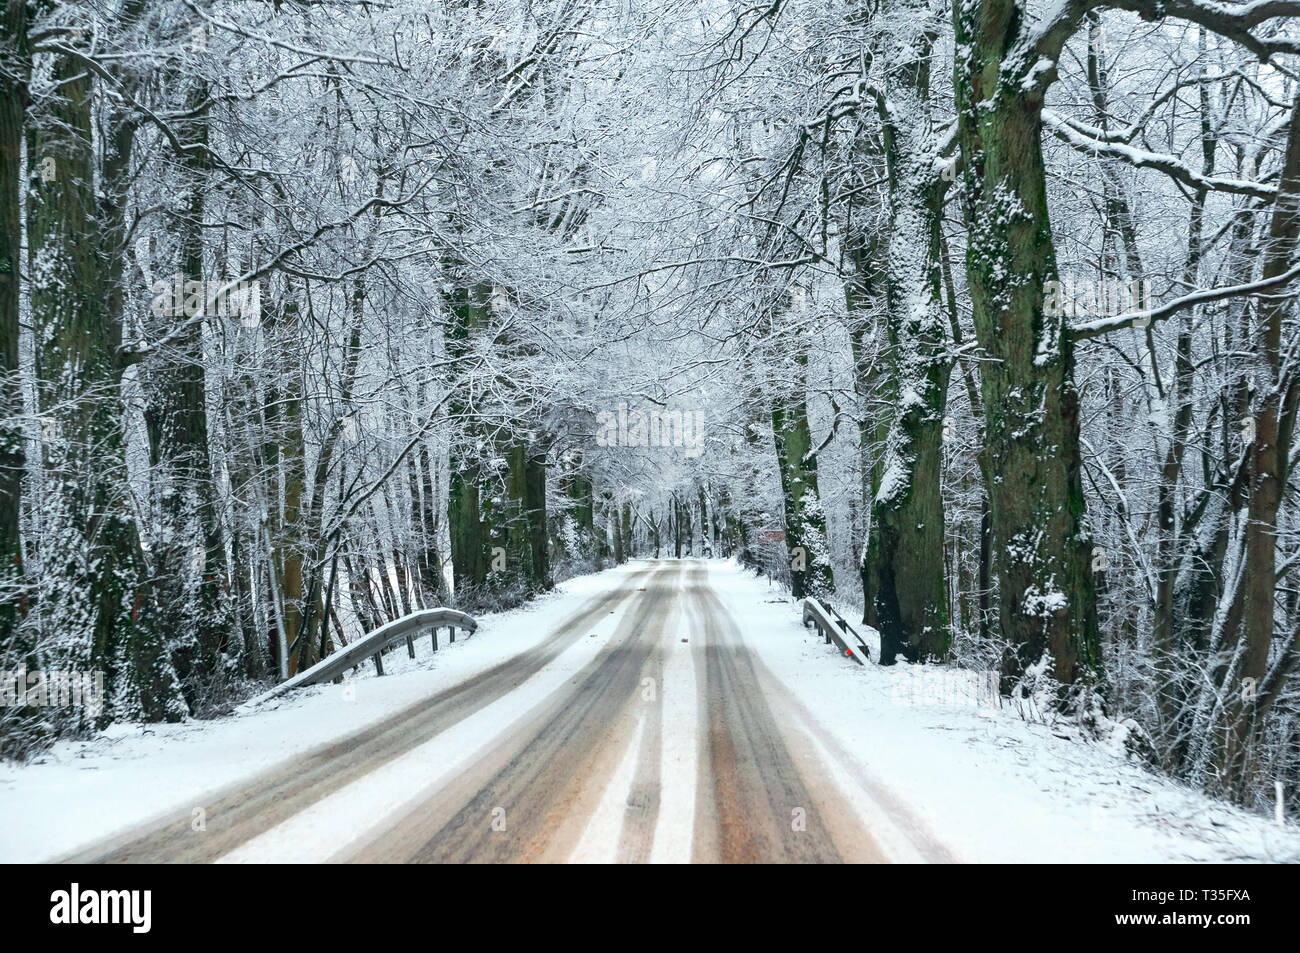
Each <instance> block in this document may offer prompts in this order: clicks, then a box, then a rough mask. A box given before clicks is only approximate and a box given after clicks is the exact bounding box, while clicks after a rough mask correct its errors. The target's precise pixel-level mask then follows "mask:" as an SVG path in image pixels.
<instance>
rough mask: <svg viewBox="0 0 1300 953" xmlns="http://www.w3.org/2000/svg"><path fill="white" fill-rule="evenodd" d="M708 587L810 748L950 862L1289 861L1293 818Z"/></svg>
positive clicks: (776, 596) (723, 580) (1297, 839)
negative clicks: (862, 778) (1257, 809)
mask: <svg viewBox="0 0 1300 953" xmlns="http://www.w3.org/2000/svg"><path fill="white" fill-rule="evenodd" d="M709 581H710V583H711V584H712V587H713V589H714V591H715V592H716V593H717V594H718V596H719V598H720V599H721V600H722V601H723V604H724V605H726V606H727V608H728V610H729V611H730V612H731V613H732V615H733V616H734V617H735V619H736V622H737V623H738V624H739V626H740V629H741V632H742V633H744V638H745V642H746V644H748V645H750V646H751V647H752V648H753V649H754V650H755V651H756V652H757V653H758V656H759V657H760V658H761V659H762V661H763V663H764V665H765V666H766V667H767V668H768V669H769V670H770V671H771V672H772V673H773V674H774V675H775V676H777V677H778V678H779V679H780V680H781V682H782V683H784V684H785V686H786V687H787V688H788V689H790V690H791V692H792V693H793V694H794V695H795V696H796V698H797V699H798V701H799V702H800V703H801V704H802V705H803V706H804V707H805V708H806V709H807V710H808V711H809V712H810V713H811V714H812V716H813V718H814V719H815V721H816V723H817V727H818V728H819V729H820V731H821V732H824V733H825V734H824V739H827V740H831V741H833V743H834V744H835V745H836V748H837V751H841V752H847V753H848V754H849V755H850V756H851V757H852V758H853V759H854V760H855V761H856V762H857V764H856V767H857V768H858V769H860V771H861V772H862V773H864V774H865V775H866V776H867V777H868V779H869V780H871V781H873V782H874V783H875V785H876V786H878V788H880V789H883V792H882V793H881V797H882V798H883V799H884V800H886V801H888V800H891V799H892V800H893V801H896V802H897V803H898V804H900V805H902V806H903V807H905V808H906V809H907V810H908V811H909V812H910V813H912V814H913V815H914V816H916V817H917V819H918V820H919V821H920V822H921V824H922V826H923V827H925V828H928V829H929V830H930V831H931V832H932V833H933V834H934V835H935V836H936V838H937V839H938V840H939V841H940V842H941V843H943V844H944V845H946V846H947V847H948V849H949V850H950V851H952V852H953V853H954V854H955V855H956V859H958V860H962V861H967V862H1061V863H1091V862H1103V861H1106V862H1117V863H1162V862H1198V861H1214V862H1234V861H1244V862H1298V861H1300V825H1297V824H1296V823H1295V821H1294V819H1292V820H1291V821H1290V822H1288V823H1287V824H1286V825H1285V827H1278V826H1277V824H1276V823H1275V822H1274V821H1273V820H1272V819H1271V818H1265V817H1260V816H1257V815H1254V814H1250V813H1247V812H1244V811H1241V810H1238V809H1236V808H1233V807H1231V806H1229V805H1226V804H1224V803H1223V802H1221V801H1215V800H1213V799H1211V798H1208V797H1206V796H1204V795H1202V794H1200V793H1199V792H1197V791H1195V790H1192V789H1190V788H1188V787H1186V786H1184V785H1180V784H1177V783H1174V782H1172V781H1170V780H1168V779H1165V778H1161V777H1159V776H1156V775H1154V774H1151V773H1150V772H1148V771H1146V770H1144V769H1143V768H1142V767H1141V766H1140V765H1137V764H1134V763H1132V762H1127V761H1125V760H1124V759H1123V758H1122V757H1121V756H1119V755H1116V754H1114V753H1112V752H1110V751H1109V750H1107V749H1105V748H1103V747H1101V746H1098V745H1089V744H1084V743H1080V742H1078V741H1074V740H1067V739H1062V738H1058V737H1057V736H1055V735H1054V734H1053V732H1052V729H1051V728H1050V727H1049V726H1047V725H1043V724H1031V723H1028V722H1026V721H1024V720H1022V719H1021V718H1020V716H1019V715H1018V714H1017V713H1016V711H1015V710H1014V709H1013V708H1009V707H1002V708H992V707H991V706H989V705H987V704H985V705H984V706H983V707H980V703H981V702H982V701H985V699H986V698H987V696H981V695H980V694H978V693H976V692H970V691H963V688H965V687H967V686H966V685H963V684H961V683H957V682H956V679H955V678H953V677H951V676H948V677H947V680H946V681H945V675H943V674H936V675H933V676H931V675H929V674H928V673H926V672H918V669H923V668H926V667H924V666H912V665H908V664H906V663H901V664H899V665H896V666H893V667H892V668H885V667H881V666H877V665H875V664H873V663H868V664H867V665H866V666H858V665H855V664H853V663H852V662H851V661H849V660H848V659H845V658H842V657H840V654H839V650H838V649H837V648H836V647H835V646H834V645H826V644H825V643H824V642H823V640H822V639H821V638H820V637H819V636H818V635H817V634H816V632H815V630H811V629H807V630H806V629H804V628H803V626H802V624H801V613H800V611H799V607H798V606H797V605H795V604H794V603H793V602H792V601H791V600H790V597H789V595H788V593H785V592H783V591H782V590H781V589H779V588H778V587H776V586H769V584H768V583H767V582H766V581H765V580H764V579H762V578H758V577H755V576H754V575H752V574H750V573H747V572H742V571H741V570H739V569H738V568H737V567H735V566H734V565H732V564H730V563H721V562H714V563H711V564H710V573H709ZM846 616H847V614H846ZM850 618H851V617H850ZM859 628H861V627H859ZM868 644H869V645H871V646H872V650H873V652H874V651H875V645H874V644H873V640H872V639H870V638H868ZM929 670H930V672H936V673H946V672H951V671H952V670H951V669H946V668H945V667H933V666H931V667H929ZM959 677H960V676H958V678H959ZM921 679H925V681H921ZM1004 701H1005V700H1004ZM837 783H840V782H839V781H837ZM844 793H845V794H846V795H850V794H851V791H850V790H849V788H848V787H847V786H845V791H844ZM882 808H887V804H885V805H882ZM882 813H886V814H887V813H888V811H887V809H886V810H882Z"/></svg>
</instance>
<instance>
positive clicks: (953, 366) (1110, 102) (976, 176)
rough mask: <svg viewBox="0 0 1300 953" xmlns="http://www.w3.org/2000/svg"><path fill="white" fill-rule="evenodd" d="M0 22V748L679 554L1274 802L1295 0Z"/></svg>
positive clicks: (1280, 698)
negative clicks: (439, 614)
mask: <svg viewBox="0 0 1300 953" xmlns="http://www.w3.org/2000/svg"><path fill="white" fill-rule="evenodd" d="M0 24H2V26H0V83H3V90H0V109H2V110H3V111H2V113H0V355H2V356H3V359H4V367H3V370H2V371H0V671H7V670H13V669H17V668H20V667H25V668H27V669H28V670H42V671H74V670H76V671H80V670H97V671H102V672H103V673H104V678H105V683H106V689H107V693H108V702H107V705H106V707H105V709H104V711H103V713H102V714H101V715H100V716H99V718H98V722H97V723H96V724H90V723H87V720H86V715H85V713H84V711H82V710H78V709H75V708H51V707H42V708H19V707H12V706H11V707H8V708H3V709H0V753H3V754H5V755H8V756H18V757H21V756H24V755H26V754H29V753H30V752H32V751H35V750H39V749H40V748H41V747H42V746H43V745H45V744H48V743H49V742H50V741H51V740H53V739H55V738H58V737H62V736H67V735H73V734H77V733H84V732H86V731H90V730H93V729H94V728H97V727H102V726H103V725H104V724H106V723H109V722H112V721H121V720H145V721H158V720H168V721H175V720H180V719H184V718H187V717H203V716H210V715H214V714H219V713H222V712H225V711H229V710H230V708H231V706H232V705H233V704H235V703H237V702H238V701H240V700H241V699H243V698H245V697H247V696H248V695H249V694H251V693H252V692H254V691H256V690H258V689H259V688H264V687H266V686H267V685H268V684H270V683H272V682H274V681H276V680H279V679H283V678H285V677H287V676H288V675H290V674H292V673H293V672H295V671H298V670H301V669H302V668H304V667H306V666H308V665H311V664H313V663H314V662H316V661H317V660H319V659H320V658H321V657H322V656H324V655H327V654H329V653H330V652H331V651H333V650H334V649H335V648H336V647H339V646H341V645H343V644H345V643H347V642H349V641H351V640H352V639H354V638H356V637H358V636H359V635H360V634H362V633H364V632H366V631H368V630H370V629H372V628H374V627H375V626H377V625H379V624H381V623H382V622H385V621H388V620H391V619H394V618H397V617H399V616H402V615H405V614H407V613H409V612H411V611H413V610H416V609H419V608H425V607H429V606H435V605H441V604H444V603H445V604H452V605H456V606H458V607H461V608H464V609H466V610H468V611H485V610H490V609H493V608H498V607H504V606H510V605H515V604H518V603H520V602H522V601H524V600H527V599H528V598H530V597H531V596H532V595H534V594H536V593H538V592H540V591H543V590H545V589H547V588H549V587H550V586H551V585H552V584H553V583H554V581H555V580H557V579H561V578H564V577H566V576H569V575H573V574H575V573H578V572H583V571H590V570H592V569H595V568H598V567H600V566H604V565H610V564H613V563H619V562H623V561H626V560H628V559H630V558H635V557H647V556H658V557H670V556H684V555H694V556H699V555H701V554H704V553H706V552H707V553H711V554H712V555H714V556H729V557H736V558H739V559H741V560H742V561H743V562H745V563H746V564H748V565H750V566H753V567H755V568H757V569H760V570H766V571H768V572H771V573H773V574H775V575H776V576H778V577H779V578H780V579H781V580H782V581H783V582H785V583H788V584H789V586H790V587H791V589H792V590H793V594H794V596H795V597H798V598H802V597H804V596H809V595H811V596H821V597H827V598H830V597H833V598H834V599H836V600H837V601H839V602H840V603H842V604H843V605H846V606H848V605H857V606H858V607H859V608H861V610H862V613H863V617H864V621H865V622H867V623H869V624H870V625H872V626H874V627H875V628H877V629H878V630H879V631H880V639H881V655H882V657H881V659H880V660H879V661H881V662H883V663H885V664H892V663H893V662H894V661H895V660H896V659H897V660H907V661H910V662H917V663H932V662H940V661H943V662H950V663H953V664H958V665H962V666H966V667H973V668H981V669H989V668H993V669H997V670H999V671H1000V672H1001V674H1002V688H1003V691H1004V693H1006V694H1007V695H1009V696H1012V697H1013V698H1014V699H1016V700H1017V703H1019V704H1022V705H1023V706H1024V707H1025V710H1026V711H1033V712H1036V713H1038V714H1039V715H1040V716H1042V717H1050V718H1053V719H1066V720H1069V721H1070V722H1071V723H1073V724H1075V725H1077V726H1079V727H1080V728H1081V729H1082V730H1084V731H1086V732H1090V733H1092V734H1093V735H1094V736H1098V735H1100V734H1101V733H1103V732H1110V733H1114V732H1116V731H1119V732H1122V733H1123V734H1124V735H1125V737H1126V739H1127V744H1128V746H1129V748H1130V750H1132V751H1133V752H1135V753H1136V754H1138V755H1140V756H1141V757H1143V758H1145V759H1146V760H1148V761H1149V762H1150V763H1151V765H1152V766H1153V768H1155V769H1157V770H1161V771H1164V772H1167V773H1168V774H1170V775H1172V776H1175V777H1177V778H1180V779H1184V780H1186V781H1188V782H1189V783H1192V784H1194V785H1197V786H1199V787H1201V788H1204V789H1205V790H1207V791H1210V792H1212V793H1215V794H1218V795H1221V796H1224V797H1227V798H1230V799H1232V800H1234V801H1236V802H1238V803H1241V804H1245V805H1257V804H1259V803H1262V801H1263V800H1264V798H1265V797H1268V798H1271V797H1272V796H1273V791H1274V787H1273V782H1274V781H1275V780H1281V781H1283V782H1284V790H1285V791H1286V797H1287V798H1289V799H1290V801H1291V804H1292V805H1293V809H1300V674H1298V673H1297V669H1298V668H1300V508H1297V506H1296V503H1297V494H1298V493H1300V474H1297V473H1296V472H1295V467H1294V466H1293V463H1294V461H1295V459H1296V457H1297V456H1300V447H1295V446H1293V442H1292V438H1293V435H1294V433H1295V427H1296V415H1297V410H1298V409H1300V309H1297V307H1296V306H1295V302H1296V288H1297V287H1300V285H1296V284H1293V282H1294V280H1295V279H1296V278H1297V277H1300V73H1298V72H1297V70H1300V0H1249V2H1244V3H1238V2H1233V0H1108V2H1099V0H1058V2H1053V3H1048V2H1042V3H1039V2H1026V0H818V2H813V0H775V2H771V3H768V2H764V3H760V4H756V5H753V6H749V5H746V4H743V3H740V4H737V3H731V2H722V0H660V2H648V0H646V2H643V0H418V2H410V0H396V2H391V3H371V2H360V0H273V2H270V3H267V2H260V0H244V2H226V0H103V2H100V0H86V2H62V0H31V2H28V0H0Z"/></svg>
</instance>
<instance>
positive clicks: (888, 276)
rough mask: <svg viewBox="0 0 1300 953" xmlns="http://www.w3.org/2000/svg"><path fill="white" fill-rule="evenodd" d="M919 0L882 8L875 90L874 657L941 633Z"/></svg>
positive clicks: (931, 219) (935, 270) (930, 225)
mask: <svg viewBox="0 0 1300 953" xmlns="http://www.w3.org/2000/svg"><path fill="white" fill-rule="evenodd" d="M928 9H929V4H928V3H926V2H924V0H894V2H893V3H891V4H887V5H886V7H885V9H884V10H883V11H882V14H883V15H884V16H885V17H887V18H888V19H890V20H892V21H895V22H899V23H908V24H914V26H909V28H908V29H907V30H906V32H905V33H904V34H902V35H900V36H898V37H893V38H892V39H891V42H890V44H889V46H888V47H887V48H886V49H885V50H884V51H883V57H882V58H883V59H884V61H885V62H887V63H888V64H889V65H888V67H887V69H886V72H885V75H886V82H885V84H884V85H885V88H884V90H883V91H882V95H881V97H880V114H881V121H882V128H883V130H884V140H885V156H886V160H887V164H888V171H889V245H888V250H887V252H886V264H885V291H886V303H887V309H886V312H887V328H888V334H889V365H890V373H889V374H888V375H887V376H886V377H885V381H884V388H883V391H884V393H883V397H884V401H885V404H886V406H888V407H891V408H892V410H893V419H892V421H891V424H890V428H889V435H888V437H887V438H886V442H885V453H884V460H883V461H882V469H883V474H882V476H881V480H880V486H879V487H878V488H877V490H876V493H875V499H874V501H873V503H872V514H871V534H870V537H869V543H868V547H867V558H866V567H867V569H868V570H869V571H870V572H872V574H873V576H874V578H873V581H872V587H871V588H872V598H873V600H874V603H875V610H876V627H877V628H878V629H879V630H880V661H881V663H882V664H884V665H892V664H893V663H894V657H895V655H896V654H897V653H899V652H901V653H902V654H903V655H904V657H906V658H907V659H908V660H909V661H913V662H915V661H925V660H927V659H932V658H943V657H944V656H946V655H947V654H948V647H949V644H950V642H951V636H950V632H949V611H948V592H947V579H946V575H945V570H944V514H943V499H942V494H941V492H940V476H941V474H942V471H943V415H944V408H945V407H946V405H947V393H948V376H949V373H950V371H951V367H952V365H951V361H950V360H949V358H948V356H947V352H948V347H947V344H948V340H947V331H946V328H945V317H944V313H943V306H942V298H941V294H940V282H939V278H940V273H939V219H940V214H941V211H942V208H941V202H942V191H941V188H940V183H941V179H940V178H939V176H938V174H937V172H936V169H937V160H938V158H939V155H938V149H937V146H936V142H935V138H934V134H933V132H932V131H931V122H930V119H929V112H930V108H929V85H930V82H929V61H930V54H931V50H932V48H933V45H934V39H935V37H936V35H937V24H935V23H933V22H930V21H929V18H928Z"/></svg>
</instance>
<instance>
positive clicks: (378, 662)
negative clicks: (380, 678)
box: [374, 652, 384, 675]
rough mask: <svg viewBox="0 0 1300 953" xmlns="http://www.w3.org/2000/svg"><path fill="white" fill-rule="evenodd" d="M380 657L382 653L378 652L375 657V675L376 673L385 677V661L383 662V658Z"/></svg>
mask: <svg viewBox="0 0 1300 953" xmlns="http://www.w3.org/2000/svg"><path fill="white" fill-rule="evenodd" d="M379 656H380V653H379V652H376V653H375V655H374V658H375V673H376V674H377V675H383V674H384V660H383V659H382V658H380V657H379Z"/></svg>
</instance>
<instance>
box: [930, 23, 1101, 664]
mask: <svg viewBox="0 0 1300 953" xmlns="http://www.w3.org/2000/svg"><path fill="white" fill-rule="evenodd" d="M953 19H954V24H955V30H956V43H957V50H958V54H957V58H956V68H955V77H954V83H955V88H956V98H957V115H958V130H959V138H960V142H961V153H962V162H963V169H962V174H963V181H964V186H965V188H964V193H965V194H964V198H965V202H964V211H965V216H966V224H967V229H968V232H969V241H968V248H967V254H966V274H967V285H968V288H969V290H970V296H971V305H972V310H973V316H974V324H975V332H976V335H977V337H978V339H979V344H980V346H981V347H982V348H983V351H984V357H985V360H984V361H983V362H982V369H983V374H982V379H981V382H982V392H983V401H984V419H985V443H986V448H987V453H988V455H989V459H990V460H992V461H996V465H997V468H998V475H999V479H996V480H994V481H992V483H991V485H990V486H989V510H990V521H991V526H992V545H993V548H994V552H995V554H996V560H997V573H998V594H999V614H998V616H999V622H1000V626H1001V635H1002V637H1003V638H1004V639H1005V640H1006V641H1007V642H1008V643H1009V645H1010V649H1009V650H1008V651H1007V652H1006V654H1005V655H1004V658H1003V664H1002V671H1003V676H1004V686H1005V687H1010V684H1011V682H1013V681H1014V680H1015V679H1016V678H1018V677H1019V676H1021V675H1022V674H1024V673H1025V672H1026V671H1027V670H1028V669H1029V668H1030V667H1031V666H1034V665H1037V664H1038V663H1039V662H1041V661H1042V660H1044V659H1048V660H1050V661H1051V663H1052V673H1053V675H1054V676H1055V678H1056V679H1057V680H1058V681H1059V682H1060V683H1062V684H1063V685H1067V686H1069V685H1074V684H1075V683H1091V682H1092V681H1093V680H1094V676H1095V675H1096V673H1097V672H1098V671H1099V669H1100V664H1101V660H1100V653H1099V645H1098V632H1097V613H1096V603H1095V600H1094V596H1093V585H1092V576H1091V556H1092V539H1091V536H1090V534H1089V532H1088V528H1087V525H1086V518H1085V512H1084V499H1083V486H1082V479H1081V467H1082V461H1081V455H1080V448H1079V396H1078V393H1077V391H1076V390H1075V386H1074V347H1073V341H1072V335H1071V332H1070V329H1069V327H1068V326H1067V324H1066V322H1065V316H1064V313H1063V312H1062V313H1052V312H1053V311H1060V310H1061V309H1046V308H1045V307H1044V304H1045V294H1046V290H1047V289H1046V285H1047V282H1049V281H1056V280H1057V277H1058V276H1057V268H1056V254H1055V249H1054V247H1053V244H1052V232H1051V226H1050V222H1049V219H1048V208H1047V188H1046V174H1045V170H1044V166H1043V152H1042V134H1041V132H1042V130H1041V127H1042V105H1043V102H1042V88H1043V87H1042V83H1041V81H1035V78H1034V77H1033V76H1031V75H1030V73H1031V72H1032V70H1033V67H1034V65H1035V63H1036V62H1037V60H1036V58H1035V57H1033V56H1029V57H1024V56H1018V57H1015V58H1014V61H1013V57H1012V55H1011V54H1013V52H1020V51H1019V50H1018V49H1014V48H1015V47H1016V44H1017V43H1018V42H1024V41H1025V36H1024V35H1025V34H1026V33H1027V32H1028V31H1029V30H1030V27H1029V26H1028V23H1029V20H1028V18H1027V12H1026V10H1025V9H1024V8H1023V6H1021V4H1020V3H1019V2H1017V0H970V2H966V3H958V4H955V5H954V7H953Z"/></svg>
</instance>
